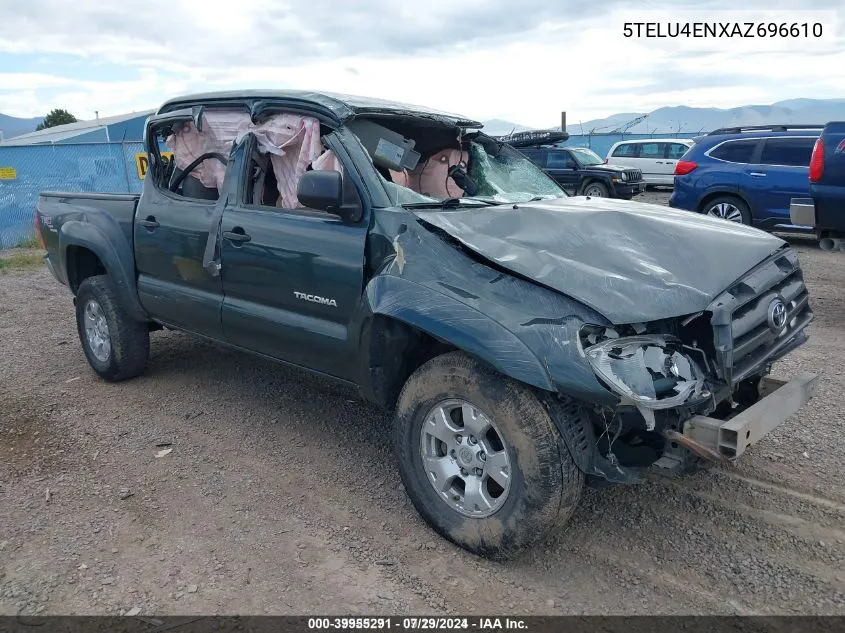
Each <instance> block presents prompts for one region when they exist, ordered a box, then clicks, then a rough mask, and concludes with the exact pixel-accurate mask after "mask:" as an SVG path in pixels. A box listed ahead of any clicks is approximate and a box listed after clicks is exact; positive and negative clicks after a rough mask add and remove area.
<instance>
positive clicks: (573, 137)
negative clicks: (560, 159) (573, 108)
mask: <svg viewBox="0 0 845 633" xmlns="http://www.w3.org/2000/svg"><path fill="white" fill-rule="evenodd" d="M703 133H704V132H664V133H661V134H658V133H655V134H598V133H597V134H570V136H569V138H568V139H567V140H565V141H563V142H562V143H559V145H560V146H561V147H589V148H590V149H591V150H593V151H594V152H595V153H596V154H598V155H599V156H601V157H602V158H604V157H605V156H606V155H607V152H608V151H609V150H610V148H611V147H612V146H613V144H614V143H617V142H618V141H633V140H639V139H650V138H688V139H693V138H695V137H696V136H701V134H703Z"/></svg>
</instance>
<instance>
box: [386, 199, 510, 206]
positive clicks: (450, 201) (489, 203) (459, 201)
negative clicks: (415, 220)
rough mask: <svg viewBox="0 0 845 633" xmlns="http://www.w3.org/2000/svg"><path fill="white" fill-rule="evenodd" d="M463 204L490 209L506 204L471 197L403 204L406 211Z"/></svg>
mask: <svg viewBox="0 0 845 633" xmlns="http://www.w3.org/2000/svg"><path fill="white" fill-rule="evenodd" d="M463 202H480V203H481V204H483V205H486V206H489V207H495V206H498V205H500V204H504V203H502V202H493V201H492V200H483V199H481V198H471V197H464V198H445V199H444V200H432V201H431V202H410V203H408V204H403V205H402V207H403V208H405V209H422V208H425V207H452V208H455V207H459V206H461V204H462V203H463Z"/></svg>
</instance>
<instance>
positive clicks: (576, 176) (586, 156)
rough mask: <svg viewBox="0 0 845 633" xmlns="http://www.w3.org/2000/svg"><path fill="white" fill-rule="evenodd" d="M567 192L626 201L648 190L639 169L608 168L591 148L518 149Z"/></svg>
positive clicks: (612, 166)
mask: <svg viewBox="0 0 845 633" xmlns="http://www.w3.org/2000/svg"><path fill="white" fill-rule="evenodd" d="M517 149H519V151H520V152H522V153H523V154H524V155H525V156H526V157H527V158H528V159H530V160H531V161H533V162H534V163H535V164H536V165H537V166H539V167H541V168H542V169H544V170H545V171H546V173H547V174H549V175H550V176H551V177H552V178H554V180H555V181H556V182H557V183H558V184H559V185H561V186H562V187H563V188H564V189H566V190H568V191H570V192H575V193H578V194H583V195H585V196H593V197H596V198H624V199H626V200H630V199H631V198H632V197H633V196H634V195H636V194H638V193H642V192H643V191H645V181H644V180H643V172H642V170H639V169H631V168H627V167H621V166H619V165H606V164H605V163H604V160H603V159H602V158H601V157H600V156H599V155H598V154H596V153H595V152H594V151H593V150H591V149H589V148H587V147H518V148H517Z"/></svg>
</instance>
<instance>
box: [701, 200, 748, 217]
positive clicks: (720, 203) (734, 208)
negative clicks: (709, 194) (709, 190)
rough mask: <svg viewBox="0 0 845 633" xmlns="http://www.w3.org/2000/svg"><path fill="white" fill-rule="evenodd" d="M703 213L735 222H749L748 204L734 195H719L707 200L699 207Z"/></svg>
mask: <svg viewBox="0 0 845 633" xmlns="http://www.w3.org/2000/svg"><path fill="white" fill-rule="evenodd" d="M701 212H702V213H703V214H704V215H709V216H711V217H714V218H721V219H722V220H728V221H729V222H736V223H737V224H751V213H750V212H749V210H748V205H747V204H745V202H743V201H742V200H740V199H739V198H737V197H736V196H719V197H718V198H713V199H712V200H709V201H708V202H707V203H706V204H705V205H704V206H703V207H702V209H701Z"/></svg>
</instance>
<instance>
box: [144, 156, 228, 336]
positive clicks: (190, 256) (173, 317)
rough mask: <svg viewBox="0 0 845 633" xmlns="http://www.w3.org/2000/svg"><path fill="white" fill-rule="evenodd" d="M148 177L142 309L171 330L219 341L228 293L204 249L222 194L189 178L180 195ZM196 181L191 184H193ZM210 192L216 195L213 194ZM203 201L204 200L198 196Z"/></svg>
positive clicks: (146, 182) (155, 176)
mask: <svg viewBox="0 0 845 633" xmlns="http://www.w3.org/2000/svg"><path fill="white" fill-rule="evenodd" d="M159 177H161V175H160V174H158V173H155V172H154V171H151V172H149V173H147V175H146V178H145V182H144V193H143V195H142V196H141V199H140V202H139V203H138V209H137V211H136V213H135V223H134V228H133V231H134V240H135V265H136V268H137V271H138V296H139V299H140V301H141V305H142V306H143V307H144V309H146V310H147V311H148V312H149V314H150V315H151V316H152V317H153V318H154V319H156V320H158V321H161V322H163V323H165V324H167V325H172V326H174V327H177V328H180V329H184V330H187V331H189V332H194V333H197V334H201V335H204V336H209V337H212V338H217V339H219V338H220V337H221V335H222V327H221V323H220V308H221V305H222V302H223V290H222V284H221V281H220V278H219V277H213V276H212V275H210V274H209V273H208V272H207V271H206V270H205V269H204V268H203V250H204V248H205V244H206V239H207V236H208V232H209V229H210V227H211V224H212V220H213V217H214V209H215V205H216V204H217V200H215V199H214V198H216V197H217V193H216V189H206V188H205V187H202V185H200V184H198V183H199V181H198V180H197V181H193V180H192V179H193V177H192V176H188V177H187V178H186V179H185V181H186V182H187V183H191V184H192V186H193V187H192V188H191V187H185V189H183V188H182V187H181V186H179V187H178V188H177V191H176V192H173V191H170V190H169V189H168V188H167V184H166V183H163V182H159V181H158V178H159ZM189 179H191V180H189ZM209 193H211V194H213V195H209ZM194 196H203V197H194Z"/></svg>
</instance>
